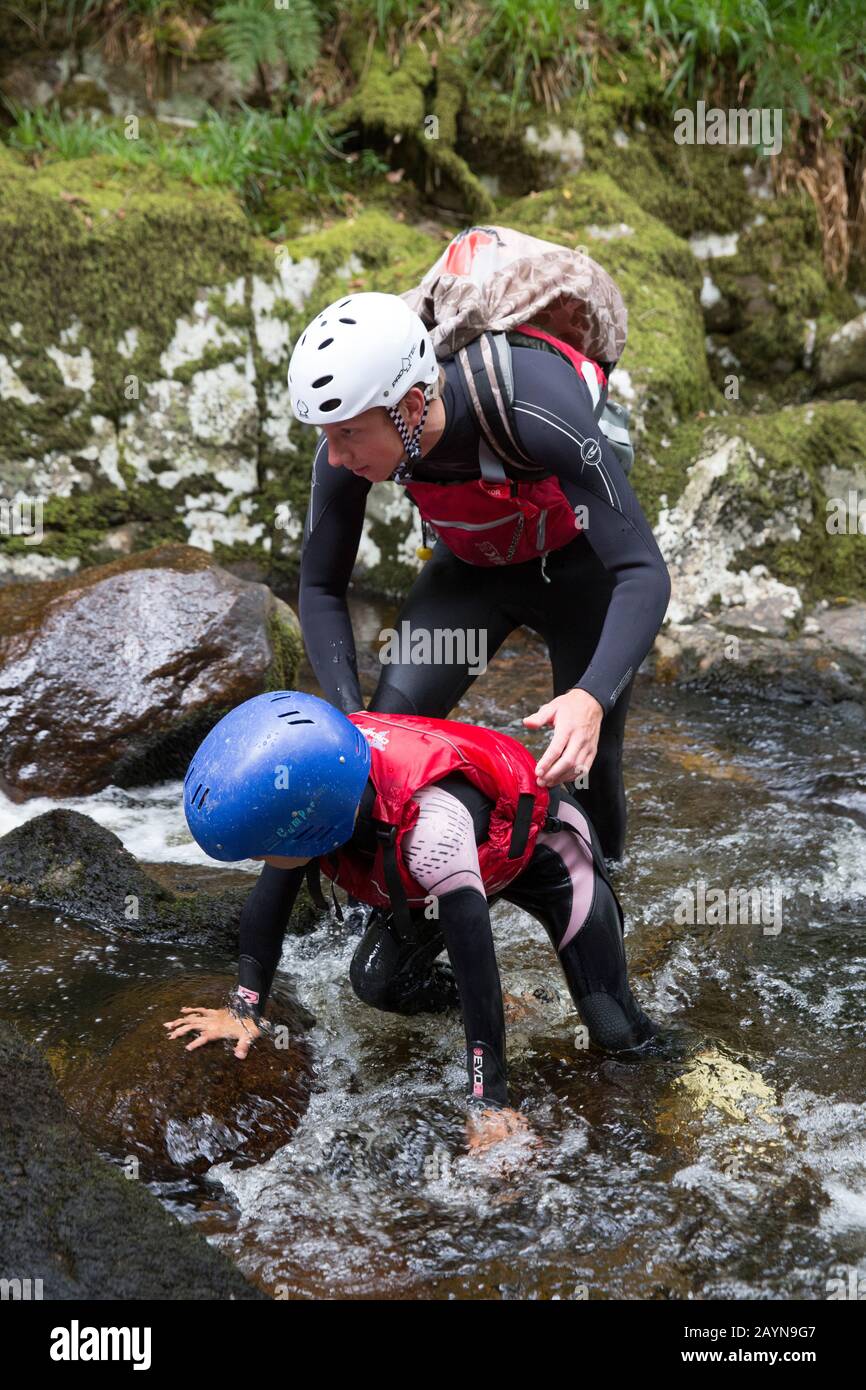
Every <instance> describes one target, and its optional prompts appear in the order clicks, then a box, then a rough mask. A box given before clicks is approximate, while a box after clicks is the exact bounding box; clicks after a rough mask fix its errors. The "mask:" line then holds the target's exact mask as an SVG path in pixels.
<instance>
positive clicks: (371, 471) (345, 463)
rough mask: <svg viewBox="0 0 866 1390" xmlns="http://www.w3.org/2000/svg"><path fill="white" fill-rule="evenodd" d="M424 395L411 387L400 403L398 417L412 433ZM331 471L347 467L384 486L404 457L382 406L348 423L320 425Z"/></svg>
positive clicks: (401, 447)
mask: <svg viewBox="0 0 866 1390" xmlns="http://www.w3.org/2000/svg"><path fill="white" fill-rule="evenodd" d="M423 409H424V393H423V391H422V390H421V389H420V387H417V386H413V387H412V389H411V390H410V391H407V392H406V395H405V396H404V397H403V399H402V401H400V403H399V410H400V414H401V415H402V416H403V419H404V420H405V422H406V425H407V427H408V429H409V432H410V433H411V432H412V430H413V429H414V428H415V426H416V425H417V424H418V422H419V420H420V419H421V414H422V411H423ZM322 430H323V433H324V435H325V438H326V439H327V441H328V462H329V463H330V465H331V467H332V468H348V470H349V472H350V473H354V474H355V475H356V476H357V477H359V478H367V479H368V480H369V481H370V482H371V483H383V482H385V481H386V479H388V478H390V476H391V474H392V473H393V472H394V469H395V468H396V467H397V464H398V463H399V462H400V460H401V459H402V457H403V441H402V439H401V438H400V434H399V432H398V430H397V427H396V425H395V424H394V422H393V420H392V419H391V417H390V415H389V414H388V412H387V411H386V410H385V407H384V406H381V405H377V406H373V407H372V409H371V410H364V411H362V412H361V414H360V415H355V416H353V417H352V419H351V420H341V421H340V422H339V423H338V424H333V425H323V426H322Z"/></svg>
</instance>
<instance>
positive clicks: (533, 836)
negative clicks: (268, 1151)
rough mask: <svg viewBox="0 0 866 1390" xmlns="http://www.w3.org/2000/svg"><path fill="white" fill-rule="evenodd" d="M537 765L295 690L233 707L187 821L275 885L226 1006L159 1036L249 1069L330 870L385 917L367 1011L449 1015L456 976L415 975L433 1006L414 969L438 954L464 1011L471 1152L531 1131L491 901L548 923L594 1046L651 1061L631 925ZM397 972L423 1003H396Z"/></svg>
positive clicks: (377, 925) (400, 718)
mask: <svg viewBox="0 0 866 1390" xmlns="http://www.w3.org/2000/svg"><path fill="white" fill-rule="evenodd" d="M535 763H536V759H535V758H534V757H533V756H532V755H531V754H530V753H529V752H528V750H527V749H525V748H524V747H523V745H522V744H520V743H518V742H517V740H516V739H513V738H509V737H507V736H506V735H504V734H499V733H495V732H493V731H491V730H488V729H480V728H476V727H474V726H472V725H469V724H461V723H457V722H456V721H453V720H445V719H427V718H423V717H420V716H413V715H399V714H392V715H379V714H373V713H369V712H363V711H362V712H360V713H358V714H351V715H349V716H346V715H344V714H342V713H340V712H339V711H338V710H336V709H334V708H333V706H331V705H329V704H327V703H326V702H325V701H324V700H320V699H318V698H317V697H316V696H313V695H306V694H302V693H300V692H297V691H278V692H274V693H271V694H266V695H259V696H256V697H255V698H254V699H252V700H248V701H246V703H245V704H243V705H239V706H238V707H237V709H234V710H232V711H231V713H230V714H228V715H226V717H225V718H224V719H222V720H221V721H220V722H219V724H217V725H216V727H215V728H214V729H212V730H211V732H210V734H208V736H207V738H206V739H205V740H204V742H203V743H202V745H201V747H200V748H199V750H198V752H197V753H196V755H195V757H194V758H193V760H192V763H191V764H190V768H189V772H188V773H187V777H186V782H185V786H184V807H185V811H186V817H187V822H188V824H189V827H190V830H191V832H192V834H193V836H194V837H195V839H196V841H197V842H198V844H199V845H201V847H202V849H204V850H205V852H206V853H207V854H209V855H211V856H212V857H213V858H215V859H221V860H228V861H231V860H238V859H246V858H253V859H261V860H263V861H264V864H265V868H264V869H263V870H262V873H261V875H260V877H259V879H258V880H257V883H256V886H255V888H254V889H253V891H252V893H251V894H250V897H249V899H248V901H247V904H246V905H245V908H244V912H243V914H242V919H241V929H240V935H241V941H240V968H239V983H238V987H237V990H236V992H235V994H234V995H233V997H232V1000H231V1002H230V1006H229V1007H228V1008H226V1009H192V1008H190V1009H185V1010H184V1011H183V1013H184V1017H183V1018H180V1019H174V1020H172V1022H171V1023H169V1024H167V1025H166V1026H167V1027H168V1028H170V1029H171V1030H172V1031H171V1034H170V1036H171V1037H173V1038H175V1037H180V1036H182V1035H183V1034H185V1033H188V1032H190V1031H195V1032H197V1033H198V1035H199V1036H198V1037H197V1038H196V1039H195V1041H193V1042H191V1043H189V1044H188V1047H190V1048H195V1047H199V1046H202V1045H203V1044H204V1043H205V1042H208V1041H211V1040H212V1039H215V1038H230V1039H232V1040H234V1041H235V1042H236V1044H237V1045H236V1048H235V1055H236V1056H237V1057H245V1056H246V1055H247V1052H248V1051H249V1047H250V1045H251V1043H252V1041H253V1040H254V1038H255V1037H257V1036H258V1034H259V1032H260V1025H261V1020H262V1014H263V1011H264V1007H265V1004H266V1001H267V997H268V992H269V990H270V987H271V983H272V980H273V977H274V974H275V971H276V968H277V965H278V963H279V958H280V952H281V948H282V942H283V936H284V934H285V930H286V926H287V924H288V920H289V917H290V914H291V911H292V908H293V906H294V902H295V898H296V896H297V893H298V889H299V888H300V885H301V882H302V881H303V879H304V877H307V880H308V882H309V884H310V886H311V890H312V891H313V893H314V896H316V895H318V894H320V887H319V874H318V871H319V870H321V872H322V873H324V874H325V875H326V876H327V877H328V878H329V879H331V880H333V881H334V882H335V883H337V884H339V885H340V887H342V888H344V889H345V890H346V891H347V892H348V893H350V894H352V895H353V896H354V897H356V898H358V899H360V900H361V901H362V902H365V903H369V904H371V905H372V906H373V907H375V908H379V909H382V910H383V911H381V912H379V913H374V914H373V917H372V918H371V920H370V923H369V925H368V927H367V930H366V932H365V935H364V938H363V940H362V942H361V944H360V945H359V947H358V950H357V951H356V953H355V958H354V960H353V964H352V970H351V978H352V983H353V986H354V988H355V990H356V992H357V993H358V994H359V995H360V997H361V998H363V999H364V1000H365V1001H366V1002H368V1003H370V1004H371V1005H373V1006H374V1007H379V1008H384V1009H392V1008H396V1009H399V1011H400V1012H411V1011H413V1007H414V1008H415V1010H416V1011H420V1010H422V1009H425V1008H430V1007H432V1008H435V1007H437V1006H438V1007H441V1006H442V1004H443V1003H447V1002H448V995H449V988H448V983H447V979H446V977H445V974H444V972H442V974H441V976H440V978H439V980H438V982H437V980H436V977H435V976H434V975H430V974H428V978H427V980H426V981H423V971H422V972H421V975H422V985H424V986H425V987H426V997H425V989H424V988H421V989H420V990H419V985H418V981H419V971H418V957H419V955H420V957H421V958H422V960H423V961H424V962H425V963H426V964H427V965H428V966H430V967H432V966H433V962H434V960H435V957H436V956H437V955H439V954H441V952H442V951H443V950H446V951H447V953H448V957H449V960H450V963H451V967H452V970H453V981H454V983H456V998H459V1002H460V1004H461V1006H462V1010H463V1019H464V1024H465V1030H466V1069H467V1090H468V1102H469V1105H470V1109H471V1110H473V1111H474V1112H476V1114H475V1117H474V1122H473V1124H472V1125H471V1126H470V1137H471V1138H472V1137H473V1136H474V1137H475V1141H476V1142H485V1136H486V1138H487V1139H489V1138H490V1137H498V1136H499V1135H500V1134H502V1133H507V1132H509V1131H510V1130H511V1129H513V1128H516V1127H518V1126H521V1127H522V1125H523V1121H522V1118H521V1117H520V1116H518V1115H517V1113H516V1112H515V1111H513V1110H511V1109H510V1107H509V1096H508V1086H507V1079H506V1065H505V1020H504V1014H503V1004H502V988H501V984H500V979H499V969H498V966H497V963H496V954H495V951H494V945H493V936H492V932H491V929H490V915H489V904H490V902H491V901H493V900H495V899H496V898H498V897H500V896H501V897H504V898H505V899H506V900H507V901H509V902H512V903H514V904H516V905H517V906H519V907H522V908H524V909H525V910H526V911H528V912H530V913H532V914H533V915H534V916H536V917H537V918H538V919H539V920H540V921H541V922H542V923H543V925H544V927H545V928H546V930H547V932H548V935H549V936H550V939H551V942H552V944H553V946H554V949H555V950H556V952H557V955H558V957H559V961H560V964H561V966H562V969H563V971H564V974H565V978H566V981H567V983H568V988H569V991H570V993H571V996H572V999H573V1000H574V1003H575V1006H576V1008H577V1010H578V1013H579V1014H580V1017H581V1019H582V1020H583V1022H584V1023H585V1025H586V1027H587V1030H588V1032H589V1036H590V1039H591V1041H592V1042H593V1043H595V1044H596V1045H597V1046H599V1047H601V1048H604V1049H606V1050H609V1051H615V1052H621V1051H628V1050H631V1049H635V1048H639V1047H641V1046H642V1045H643V1044H644V1043H646V1042H647V1041H648V1040H649V1039H650V1038H651V1037H653V1036H654V1035H655V1033H656V1032H657V1029H656V1027H655V1025H654V1024H653V1023H651V1021H650V1020H649V1019H648V1018H647V1016H646V1015H645V1014H644V1013H643V1012H642V1011H641V1009H640V1008H639V1007H638V1005H637V1004H636V1002H635V1000H634V998H633V996H632V993H631V990H630V988H629V985H628V977H627V969H626V958H625V951H624V948H623V919H622V909H621V907H620V904H619V901H618V899H617V896H616V894H615V892H614V890H613V888H612V886H611V884H610V881H609V879H608V876H607V871H606V868H605V864H604V860H603V858H602V855H601V851H600V848H599V844H598V840H597V837H596V835H595V832H594V830H593V828H592V826H591V825H590V823H589V821H588V820H587V818H586V815H585V814H584V813H583V812H582V811H581V809H580V807H579V806H578V804H577V802H576V801H575V800H574V799H573V798H572V797H570V796H569V795H568V793H567V792H565V791H564V790H563V789H562V788H559V787H554V788H550V789H548V788H546V787H539V786H538V785H537V779H536V775H535ZM322 902H323V900H322ZM323 905H324V904H323ZM385 910H387V911H385ZM395 963H396V967H397V968H395ZM404 965H405V966H406V969H405V976H406V979H407V986H406V988H407V990H408V991H410V992H411V991H415V993H416V994H417V996H418V997H417V999H416V1000H415V1001H414V1003H413V1001H412V1000H411V999H409V1000H407V998H405V997H402V996H401V995H400V988H401V977H402V975H403V973H404V972H403V967H404ZM452 991H453V985H452ZM456 998H455V1002H456ZM407 1004H408V1007H407Z"/></svg>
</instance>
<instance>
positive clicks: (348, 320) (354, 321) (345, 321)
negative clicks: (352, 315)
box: [340, 319, 424, 347]
mask: <svg viewBox="0 0 866 1390" xmlns="http://www.w3.org/2000/svg"><path fill="white" fill-rule="evenodd" d="M357 322H358V320H357V319H340V323H357ZM421 346H422V347H423V346H424V344H423V343H422V344H421Z"/></svg>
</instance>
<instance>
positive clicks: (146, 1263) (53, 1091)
mask: <svg viewBox="0 0 866 1390" xmlns="http://www.w3.org/2000/svg"><path fill="white" fill-rule="evenodd" d="M0 1278H2V1279H7V1280H12V1279H20V1280H22V1281H24V1280H27V1279H29V1280H30V1281H31V1289H32V1288H33V1287H34V1286H33V1282H32V1281H34V1280H37V1279H38V1280H41V1281H42V1290H41V1293H42V1297H44V1298H46V1299H48V1298H50V1299H123V1300H125V1299H150V1298H158V1299H218V1300H221V1301H222V1300H226V1299H261V1298H264V1297H266V1295H265V1294H263V1293H262V1292H261V1291H260V1290H258V1289H256V1288H254V1287H253V1286H252V1285H251V1284H248V1283H247V1281H246V1279H244V1277H243V1275H242V1274H241V1273H240V1272H239V1270H237V1269H235V1268H233V1266H232V1265H231V1264H230V1263H229V1261H228V1260H227V1259H226V1258H225V1257H224V1256H223V1255H221V1254H220V1253H219V1251H217V1250H215V1249H213V1247H212V1246H210V1245H209V1244H208V1243H207V1241H206V1240H205V1239H204V1238H203V1237H202V1236H201V1235H199V1233H198V1232H197V1231H194V1230H193V1229H192V1228H191V1227H189V1226H187V1225H183V1224H182V1223H181V1222H179V1221H177V1220H176V1219H175V1218H174V1217H173V1216H171V1215H170V1214H169V1213H168V1212H167V1211H166V1210H165V1208H164V1207H163V1206H162V1205H161V1204H160V1202H159V1201H158V1199H157V1198H156V1197H154V1196H153V1194H152V1193H150V1192H149V1191H148V1190H147V1188H146V1187H145V1186H144V1183H142V1182H135V1181H130V1180H129V1179H128V1178H126V1177H124V1176H123V1174H122V1173H121V1172H119V1171H118V1169H116V1168H115V1167H113V1166H112V1165H111V1164H109V1163H106V1162H105V1160H104V1159H102V1158H100V1157H99V1156H98V1155H97V1154H95V1153H94V1152H93V1150H92V1148H91V1147H90V1145H89V1144H88V1143H87V1141H86V1140H85V1139H84V1137H83V1135H82V1134H81V1131H80V1129H79V1127H78V1125H77V1124H76V1123H75V1122H74V1120H73V1119H72V1117H71V1116H70V1114H69V1112H68V1110H67V1107H66V1106H65V1104H64V1102H63V1100H62V1098H61V1096H60V1093H59V1091H58V1090H57V1087H56V1085H55V1083H54V1079H53V1077H52V1075H51V1072H50V1070H49V1067H48V1063H47V1062H46V1061H45V1059H44V1057H42V1056H41V1054H40V1052H39V1051H38V1049H37V1048H35V1047H34V1046H32V1044H30V1043H28V1042H26V1041H25V1040H24V1038H22V1037H21V1035H20V1033H18V1032H17V1031H16V1030H15V1029H14V1028H12V1027H11V1026H10V1025H9V1024H7V1023H0Z"/></svg>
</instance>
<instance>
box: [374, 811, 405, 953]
mask: <svg viewBox="0 0 866 1390" xmlns="http://www.w3.org/2000/svg"><path fill="white" fill-rule="evenodd" d="M376 836H377V838H378V839H379V841H380V842H381V845H382V865H383V868H384V870H385V886H386V888H387V889H388V897H389V898H390V899H391V911H392V912H393V914H394V925H395V927H396V928H397V934H398V936H399V937H400V938H401V939H402V940H403V941H406V940H408V939H409V937H410V935H411V932H412V917H411V915H410V913H409V904H408V902H407V900H406V890H405V889H404V887H403V880H402V879H401V877H400V870H399V869H398V867H397V826H396V825H377V827H376Z"/></svg>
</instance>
